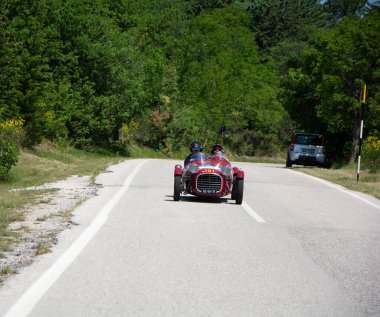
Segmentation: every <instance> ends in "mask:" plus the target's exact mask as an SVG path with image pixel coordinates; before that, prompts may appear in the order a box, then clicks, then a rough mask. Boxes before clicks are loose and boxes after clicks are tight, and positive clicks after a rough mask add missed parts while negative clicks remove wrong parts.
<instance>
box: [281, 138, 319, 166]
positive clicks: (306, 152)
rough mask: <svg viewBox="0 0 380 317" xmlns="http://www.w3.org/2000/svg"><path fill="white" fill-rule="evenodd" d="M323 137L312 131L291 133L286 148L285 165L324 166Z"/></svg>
mask: <svg viewBox="0 0 380 317" xmlns="http://www.w3.org/2000/svg"><path fill="white" fill-rule="evenodd" d="M323 142H324V137H323V135H320V134H313V133H299V132H296V133H293V135H292V141H291V143H290V145H289V148H288V156H287V158H286V167H292V165H293V164H298V165H318V166H324V165H325V162H326V155H325V149H324V146H323Z"/></svg>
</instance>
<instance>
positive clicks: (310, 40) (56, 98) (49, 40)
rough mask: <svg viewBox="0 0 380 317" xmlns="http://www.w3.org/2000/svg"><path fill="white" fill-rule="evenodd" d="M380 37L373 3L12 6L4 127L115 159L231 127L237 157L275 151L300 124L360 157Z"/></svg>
mask: <svg viewBox="0 0 380 317" xmlns="http://www.w3.org/2000/svg"><path fill="white" fill-rule="evenodd" d="M379 35H380V17H379V6H377V5H376V3H375V4H372V5H371V6H369V5H367V4H366V2H365V1H348V2H342V1H325V2H323V3H321V2H319V1H314V0H281V1H274V0H270V1H261V0H256V1H232V0H230V1H227V0H224V1H223V0H207V1H199V0H160V1H153V0H128V1H127V0H118V1H116V0H93V1H80V0H22V1H21V0H3V1H1V2H0V45H1V46H0V69H1V71H0V91H1V94H0V122H6V121H7V120H10V119H22V120H24V122H25V125H24V132H25V138H24V145H33V144H36V143H39V142H41V140H42V139H43V138H47V139H50V140H55V141H63V142H70V143H73V144H74V145H75V146H77V147H80V148H85V149H92V148H95V147H106V148H109V149H113V150H114V151H117V152H119V153H128V147H129V146H130V144H131V143H133V142H138V143H140V144H143V145H146V146H149V147H151V148H153V149H157V150H162V151H164V152H165V153H167V154H171V153H173V152H174V151H177V150H180V149H181V148H183V147H185V146H187V144H189V143H190V142H191V140H193V139H197V140H199V141H201V142H202V143H204V145H205V146H206V147H207V146H211V144H212V143H214V142H217V141H221V139H220V138H221V136H220V135H218V133H217V131H218V128H219V127H220V126H221V125H222V124H225V126H226V127H227V134H226V135H225V136H224V140H223V141H224V142H226V143H228V144H229V146H230V147H231V149H232V150H234V151H235V152H236V153H238V154H245V155H255V154H273V153H276V152H277V151H278V150H279V149H280V148H281V146H283V141H284V140H286V139H287V138H288V137H289V134H290V133H291V131H292V130H294V129H302V130H305V131H308V132H319V133H323V134H326V135H327V136H328V137H329V140H332V141H331V144H332V146H333V147H334V148H335V149H336V151H335V154H336V157H337V158H342V157H343V156H344V155H345V154H349V153H351V157H352V155H353V154H352V153H354V152H355V149H356V143H357V139H358V137H357V124H358V118H359V117H360V108H359V106H358V104H359V103H358V91H360V90H361V87H362V85H363V84H364V83H366V84H367V85H368V92H369V95H368V98H367V104H366V108H367V114H366V115H367V116H368V117H367V120H366V124H365V134H366V135H369V134H371V135H373V136H375V137H380V106H379V104H380V85H379V76H380V75H379V74H380V67H379V60H380V58H379V55H380V54H379V49H378V43H379V42H380V41H379ZM337 139H339V140H340V143H339V144H342V146H341V147H337V146H336V145H337V142H333V140H337Z"/></svg>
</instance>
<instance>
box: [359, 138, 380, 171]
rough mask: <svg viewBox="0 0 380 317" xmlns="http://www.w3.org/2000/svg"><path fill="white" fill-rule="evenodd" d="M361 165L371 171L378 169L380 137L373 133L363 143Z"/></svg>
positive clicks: (379, 168)
mask: <svg viewBox="0 0 380 317" xmlns="http://www.w3.org/2000/svg"><path fill="white" fill-rule="evenodd" d="M362 159H363V165H364V167H365V168H368V169H369V171H370V172H371V173H376V172H378V171H380V139H379V138H378V137H376V136H374V135H370V136H368V137H367V138H366V139H365V140H364V143H363V155H362Z"/></svg>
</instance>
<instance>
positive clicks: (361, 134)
mask: <svg viewBox="0 0 380 317" xmlns="http://www.w3.org/2000/svg"><path fill="white" fill-rule="evenodd" d="M360 95H361V96H360V106H361V121H360V136H359V152H358V165H357V168H356V181H357V182H358V181H359V177H360V160H361V153H362V143H363V127H364V106H365V101H366V95H367V85H366V84H364V86H363V91H362V92H361V94H360Z"/></svg>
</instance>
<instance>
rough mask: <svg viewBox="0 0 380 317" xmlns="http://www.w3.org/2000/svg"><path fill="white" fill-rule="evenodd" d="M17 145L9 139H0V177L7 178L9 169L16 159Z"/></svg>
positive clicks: (17, 153)
mask: <svg viewBox="0 0 380 317" xmlns="http://www.w3.org/2000/svg"><path fill="white" fill-rule="evenodd" d="M18 155H19V151H18V148H17V145H16V144H15V143H14V142H12V141H10V140H6V139H5V140H4V139H3V140H0V179H7V178H9V176H10V170H11V168H12V166H13V165H15V164H16V163H17V161H18Z"/></svg>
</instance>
